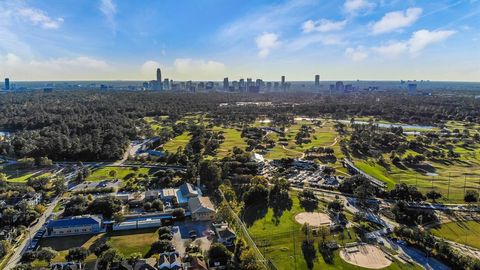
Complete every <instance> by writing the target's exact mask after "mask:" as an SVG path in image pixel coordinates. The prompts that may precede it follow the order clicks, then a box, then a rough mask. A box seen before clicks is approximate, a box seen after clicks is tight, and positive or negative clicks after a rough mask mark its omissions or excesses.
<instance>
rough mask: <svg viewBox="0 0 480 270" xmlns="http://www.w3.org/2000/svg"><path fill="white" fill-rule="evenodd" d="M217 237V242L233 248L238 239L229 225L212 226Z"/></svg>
mask: <svg viewBox="0 0 480 270" xmlns="http://www.w3.org/2000/svg"><path fill="white" fill-rule="evenodd" d="M212 226H213V229H214V231H215V235H216V236H217V242H218V243H221V244H224V245H225V246H233V245H234V242H235V239H236V238H237V236H236V234H235V232H234V231H233V230H232V229H230V227H228V223H218V224H215V223H214V224H212Z"/></svg>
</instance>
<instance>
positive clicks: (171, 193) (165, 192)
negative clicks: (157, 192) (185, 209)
mask: <svg viewBox="0 0 480 270" xmlns="http://www.w3.org/2000/svg"><path fill="white" fill-rule="evenodd" d="M161 197H162V200H164V201H168V202H171V201H173V200H174V199H176V198H177V191H176V190H175V189H174V188H164V189H162V192H161Z"/></svg>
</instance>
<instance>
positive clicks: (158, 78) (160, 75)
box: [157, 68, 162, 83]
mask: <svg viewBox="0 0 480 270" xmlns="http://www.w3.org/2000/svg"><path fill="white" fill-rule="evenodd" d="M157 82H159V83H161V82H162V71H161V70H160V68H157Z"/></svg>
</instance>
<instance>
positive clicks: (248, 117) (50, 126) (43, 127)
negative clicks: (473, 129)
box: [0, 91, 480, 160]
mask: <svg viewBox="0 0 480 270" xmlns="http://www.w3.org/2000/svg"><path fill="white" fill-rule="evenodd" d="M239 101H243V102H248V101H252V102H253V101H270V102H272V106H255V107H252V105H246V106H234V105H228V106H219V104H221V103H228V104H234V103H235V102H239ZM197 112H203V113H204V114H206V115H207V116H208V117H209V118H210V119H211V123H212V124H217V125H225V124H232V123H240V124H241V123H251V122H253V121H254V120H255V119H256V118H257V117H258V116H260V115H263V116H266V117H268V118H271V119H273V121H274V122H275V123H276V124H278V125H289V123H290V122H291V121H292V118H293V115H305V116H309V117H316V116H320V115H330V116H332V117H334V118H346V117H348V116H374V117H380V118H382V119H385V120H389V121H394V122H406V123H412V124H413V123H422V124H432V123H438V122H440V121H445V120H465V121H470V122H480V102H479V101H476V100H474V99H473V98H471V97H462V96H459V97H455V98H452V97H449V96H447V95H445V96H442V95H438V96H432V97H424V98H421V99H419V98H416V97H409V96H405V95H402V94H398V93H396V92H393V91H392V92H388V91H387V92H382V93H362V94H350V95H332V96H330V95H325V94H314V93H270V94H227V93H198V94H192V93H159V92H134V91H104V92H100V91H54V92H52V93H43V92H37V91H32V92H15V93H8V94H2V95H0V130H5V131H9V132H12V135H11V137H10V139H9V140H7V141H4V142H1V143H0V154H6V155H10V156H16V157H41V156H46V157H49V158H51V159H54V160H63V159H71V160H78V159H82V160H113V159H118V158H120V157H121V156H122V154H123V153H124V151H125V149H126V146H127V144H128V142H129V140H130V139H133V138H135V137H136V136H137V135H141V134H139V133H141V132H137V130H136V128H135V127H136V126H137V124H138V121H139V119H140V118H142V117H144V116H158V115H166V116H169V118H171V120H172V121H173V120H174V119H179V118H180V117H181V116H183V115H185V114H187V113H197ZM214 144H215V143H214ZM213 148H214V145H213Z"/></svg>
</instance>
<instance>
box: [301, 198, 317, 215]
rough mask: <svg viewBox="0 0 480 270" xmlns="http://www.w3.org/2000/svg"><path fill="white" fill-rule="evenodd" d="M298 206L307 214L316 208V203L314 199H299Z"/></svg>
mask: <svg viewBox="0 0 480 270" xmlns="http://www.w3.org/2000/svg"><path fill="white" fill-rule="evenodd" d="M300 206H301V207H303V208H304V209H305V211H307V212H314V211H315V210H316V209H317V208H318V201H317V200H315V199H307V198H304V199H300Z"/></svg>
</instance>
